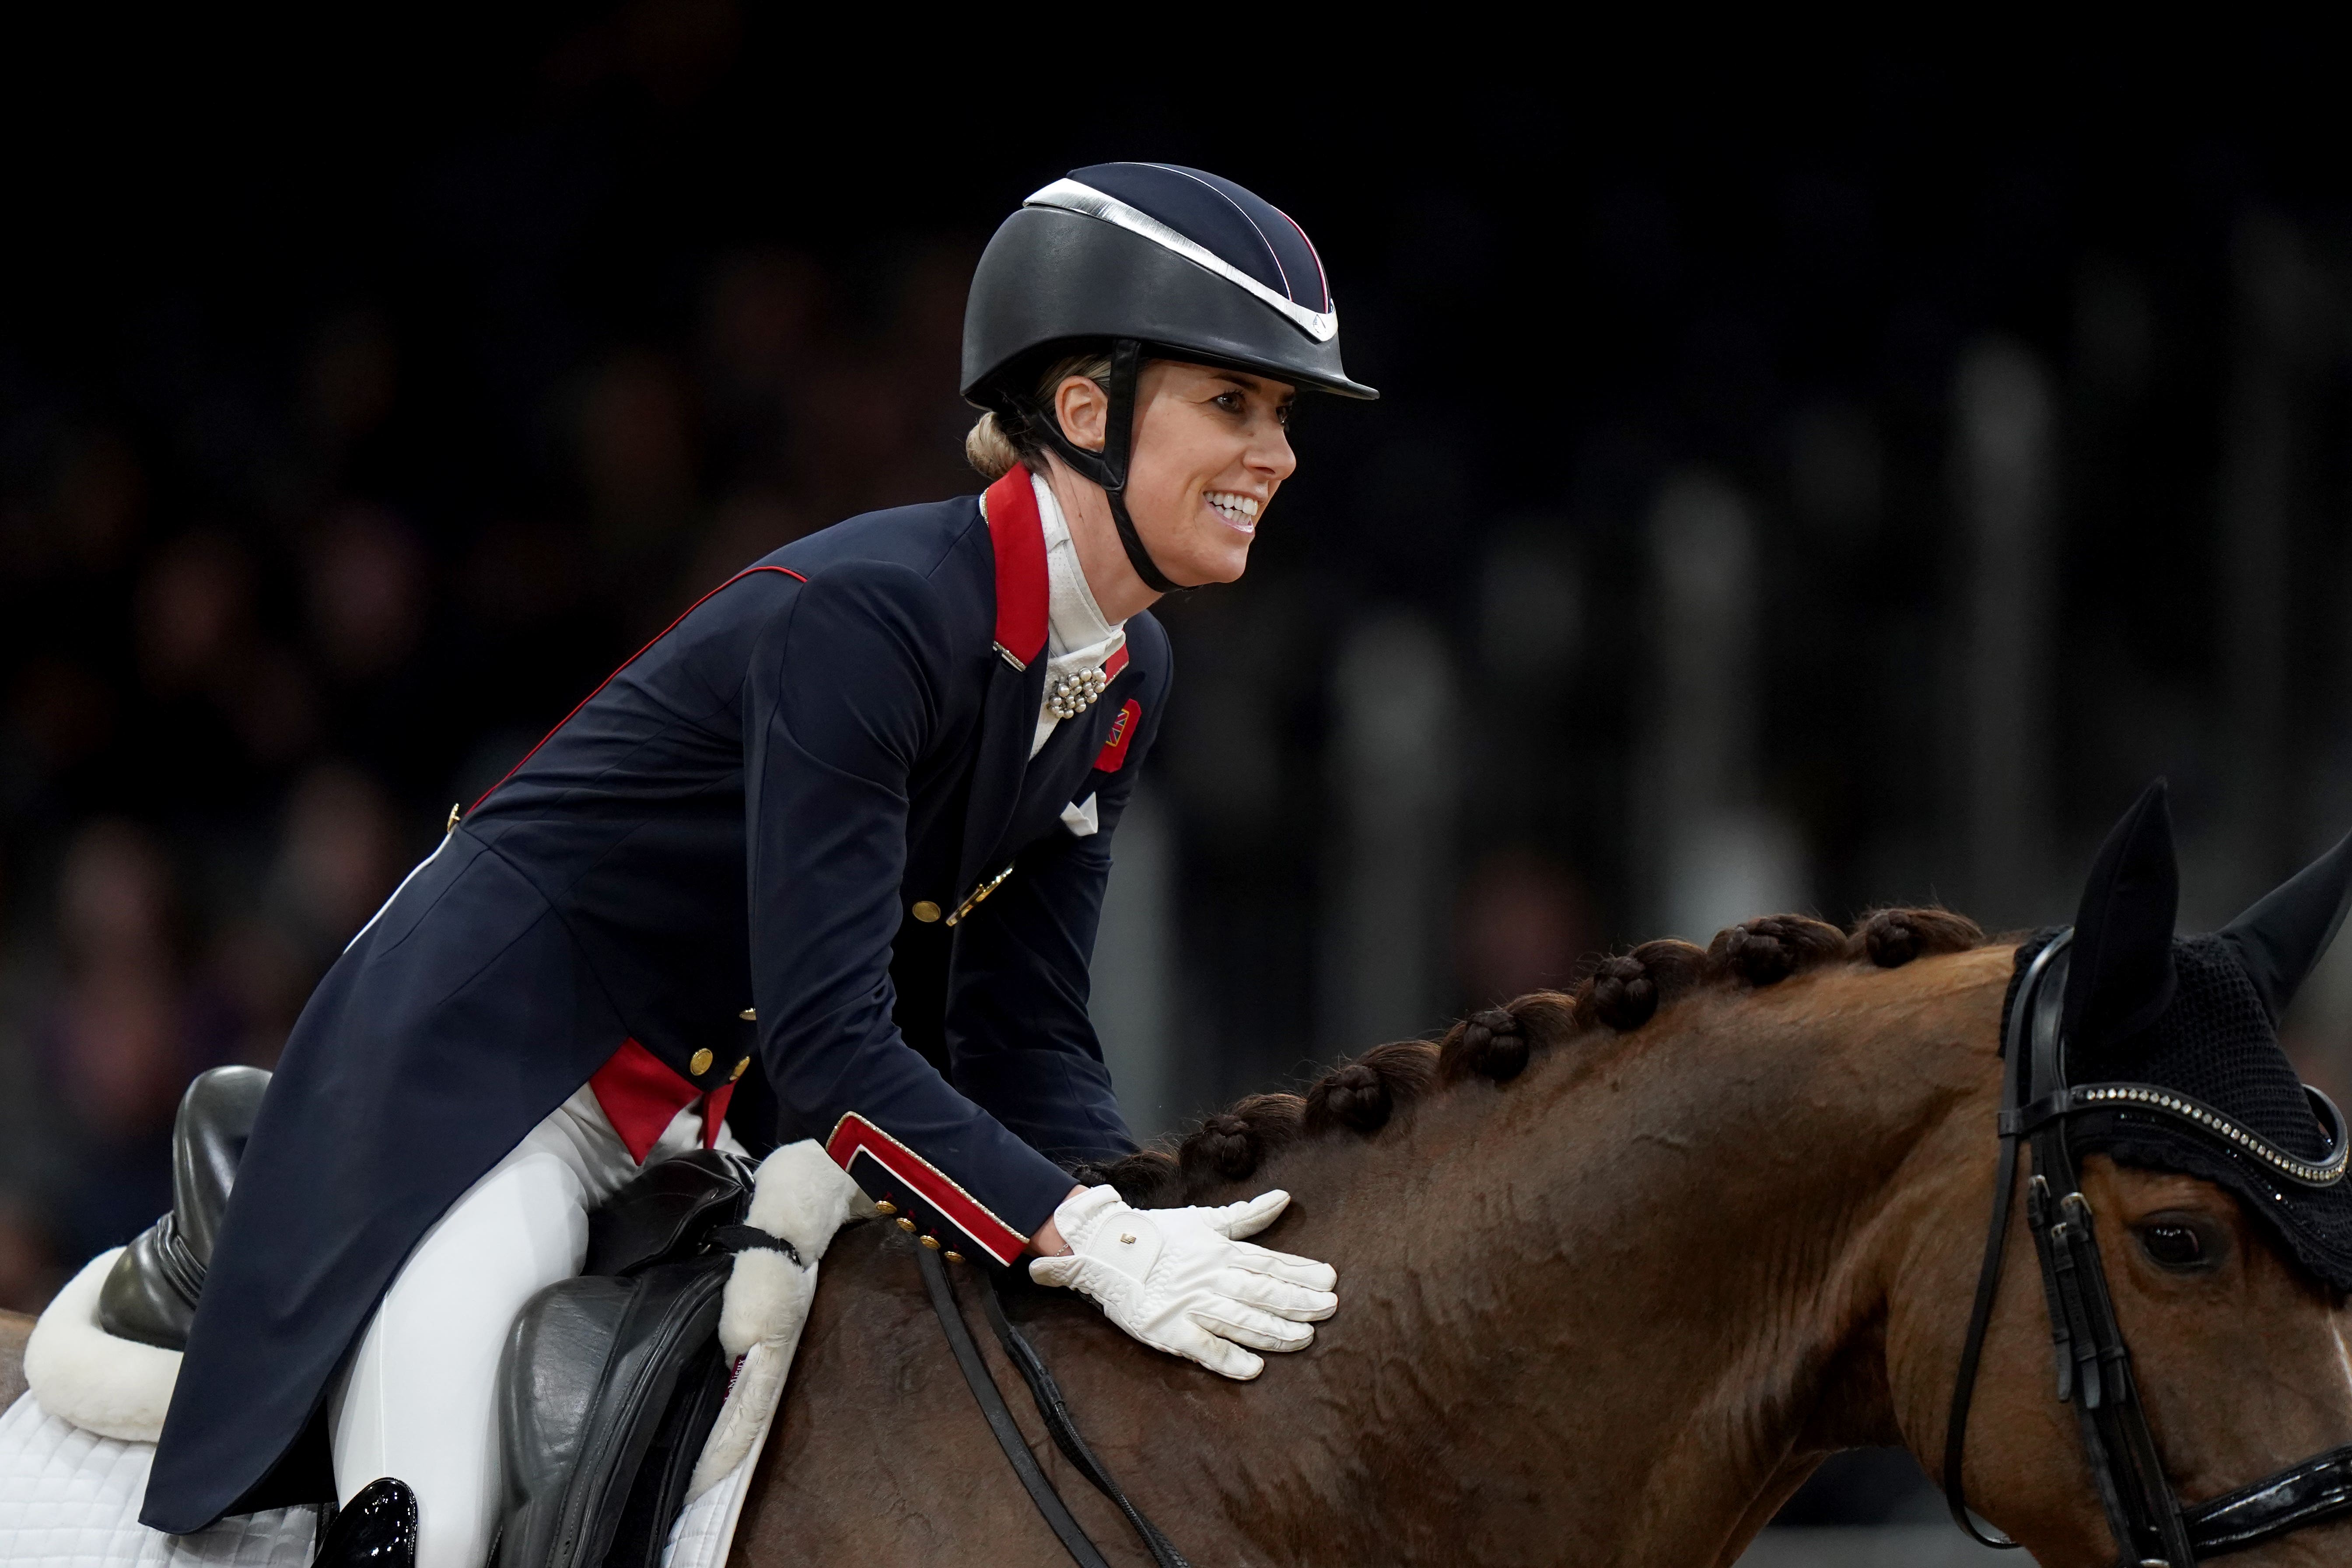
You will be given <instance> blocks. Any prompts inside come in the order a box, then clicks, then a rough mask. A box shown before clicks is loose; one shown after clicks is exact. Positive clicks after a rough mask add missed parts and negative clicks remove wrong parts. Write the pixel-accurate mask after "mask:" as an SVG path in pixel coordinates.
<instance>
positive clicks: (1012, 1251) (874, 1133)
mask: <svg viewBox="0 0 2352 1568" xmlns="http://www.w3.org/2000/svg"><path fill="white" fill-rule="evenodd" d="M824 1152H825V1153H826V1154H827V1155H829V1156H830V1157H831V1158H832V1160H833V1163H835V1164H836V1165H838V1166H840V1167H841V1168H842V1169H843V1170H845V1171H848V1172H849V1174H850V1177H851V1179H852V1180H856V1175H857V1173H856V1171H854V1170H851V1166H852V1165H853V1164H854V1163H856V1160H857V1158H858V1156H859V1155H861V1154H862V1155H864V1156H865V1157H866V1158H867V1159H869V1160H871V1161H873V1162H874V1163H876V1164H877V1165H879V1166H881V1167H882V1169H883V1170H884V1171H886V1172H887V1173H889V1175H890V1176H891V1178H892V1179H893V1180H895V1181H897V1182H898V1184H900V1185H902V1186H904V1187H906V1188H908V1190H910V1191H912V1192H913V1193H914V1194H915V1195H916V1196H917V1197H919V1198H921V1199H922V1200H923V1201H924V1202H925V1203H927V1204H929V1205H931V1206H932V1207H933V1208H935V1209H937V1210H939V1211H940V1214H941V1215H943V1216H945V1218H946V1219H947V1222H948V1223H949V1224H950V1225H952V1226H955V1227H956V1228H957V1229H958V1230H960V1231H961V1232H963V1233H964V1235H966V1236H968V1237H971V1243H972V1245H973V1246H974V1247H979V1248H980V1249H981V1250H982V1252H985V1253H987V1254H988V1255H989V1256H990V1257H991V1258H995V1259H996V1261H998V1262H999V1263H1002V1264H1005V1265H1007V1266H1010V1265H1011V1264H1012V1262H1013V1259H1014V1258H1018V1257H1020V1256H1021V1249H1022V1248H1023V1247H1027V1246H1028V1245H1029V1238H1028V1237H1025V1236H1024V1235H1022V1234H1021V1233H1020V1232H1019V1231H1017V1230H1015V1229H1013V1227H1012V1226H1009V1225H1007V1224H1005V1223H1004V1222H1003V1220H1001V1219H999V1218H997V1217H996V1216H995V1215H992V1214H991V1213H989V1212H988V1209H987V1208H986V1206H985V1205H982V1203H981V1201H980V1200H979V1199H978V1198H975V1197H973V1196H972V1195H971V1194H970V1193H968V1192H965V1191H964V1190H963V1189H962V1188H961V1187H960V1186H958V1185H956V1184H955V1181H954V1179H953V1178H952V1177H950V1176H949V1175H948V1174H947V1173H946V1172H944V1171H942V1170H940V1168H939V1167H938V1166H937V1165H934V1164H932V1163H930V1162H929V1160H926V1159H924V1158H923V1157H922V1156H921V1155H920V1154H918V1153H916V1152H914V1151H913V1150H912V1149H909V1148H908V1147H907V1146H906V1145H905V1144H904V1143H901V1142H898V1140H897V1139H896V1138H893V1137H891V1136H890V1134H888V1133H887V1132H885V1131H882V1129H880V1128H879V1127H877V1126H875V1125H874V1123H872V1122H871V1121H866V1118H864V1117H863V1116H860V1115H858V1114H857V1112H856V1111H854V1110H853V1111H850V1112H848V1113H847V1114H845V1115H844V1116H843V1117H842V1119H841V1120H840V1121H837V1122H835V1124H834V1129H833V1136H832V1137H830V1138H827V1139H826V1140H825V1141H824Z"/></svg>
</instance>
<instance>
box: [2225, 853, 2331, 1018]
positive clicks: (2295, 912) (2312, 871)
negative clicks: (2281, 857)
mask: <svg viewBox="0 0 2352 1568" xmlns="http://www.w3.org/2000/svg"><path fill="white" fill-rule="evenodd" d="M2347 904H2352V837H2347V838H2346V839H2345V840H2344V842H2342V843H2341V844H2338V845H2337V846H2336V847H2335V848H2333V849H2330V850H2329V851H2328V852H2327V853H2326V854H2325V855H2322V856H2321V857H2320V858H2318V859H2316V860H2314V861H2313V862H2312V863H2311V864H2310V865H2308V866H2305V868H2303V869H2302V870H2300V871H2297V872H2296V873H2295V874H2294V876H2293V877H2290V878H2289V879H2287V880H2286V881H2284V882H2283V883H2281V884H2280V885H2279V886H2278V887H2277V888H2275V889H2273V890H2272V891H2271V892H2269V893H2268V894H2266V895H2264V896H2263V899H2262V900H2260V901H2259V902H2257V903H2256V904H2255V905H2254V907H2253V908H2252V909H2250V910H2247V911H2246V912H2245V913H2244V914H2242V915H2240V916H2239V917H2238V918H2237V919H2236V920H2233V921H2231V922H2230V923H2229V924H2228V925H2226V926H2223V927H2222V928H2221V933H2220V934H2221V940H2222V941H2223V942H2228V943H2229V944H2230V946H2231V948H2232V949H2233V950H2235V952H2237V955H2238V962H2239V963H2242V964H2244V965H2245V967H2246V973H2247V975H2248V976H2249V977H2250V978H2251V979H2252V981H2253V983H2254V989H2255V990H2257V991H2259V992H2261V993H2262V994H2263V1007H2264V1008H2265V1009H2267V1010H2268V1011H2269V1013H2270V1016H2271V1024H2272V1026H2273V1027H2276V1026H2277V1024H2278V1021H2279V1016H2280V1015H2281V1014H2283V1013H2284V1012H2285V1011H2286V1005H2287V1004H2288V1003H2290V1002H2292V1001H2294V992H2295V987H2296V986H2298V985H2301V984H2303V977H2304V976H2305V975H2306V974H2309V973H2311V966H2312V965H2313V964H2315V963H2318V962H2319V955H2320V954H2321V953H2323V952H2326V951H2327V944H2328V943H2329V942H2334V941H2335V940H2336V927H2338V926H2340V925H2342V924H2343V923H2344V910H2345V906H2346V905H2347Z"/></svg>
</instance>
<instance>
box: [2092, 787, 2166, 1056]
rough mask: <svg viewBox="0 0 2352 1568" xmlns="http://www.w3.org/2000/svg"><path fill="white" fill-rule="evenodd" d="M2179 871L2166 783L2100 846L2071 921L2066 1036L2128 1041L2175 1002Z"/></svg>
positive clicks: (2150, 791)
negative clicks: (2174, 947) (2079, 906)
mask: <svg viewBox="0 0 2352 1568" xmlns="http://www.w3.org/2000/svg"><path fill="white" fill-rule="evenodd" d="M2179 904H2180V870H2179V867H2178V866H2177V865H2176V864H2175V863H2174V860H2173V855H2172V808H2171V806H2170V805H2168V802H2167V798H2166V793H2165V786H2164V781H2163V780H2162V779H2158V780H2157V781H2156V782H2155V783H2154V784H2150V785H2148V786H2147V789H2145V790H2143V791H2142V792H2141V793H2140V797H2139V798H2138V799H2137V800H2136V801H2134V802H2132V807H2131V809H2130V810H2129V811H2127V812H2126V813H2124V819H2123V820H2122V821H2121V822H2118V823H2116V826H2115V831H2114V832H2112V833H2110V834H2108V835H2107V841H2106V842H2105V844H2103V845H2101V846H2100V847H2099V858H2097V859H2096V860H2095V861H2093V862H2092V863H2091V879H2090V881H2089V883H2088V884H2087V885H2086V886H2085V887H2084V889H2083V907H2082V909H2081V910H2079V911H2077V912H2076V914H2075V916H2074V951H2073V953H2072V955H2071V957H2070V958H2069V960H2068V965H2067V973H2066V1018H2065V1027H2066V1034H2067V1037H2068V1038H2070V1039H2072V1040H2074V1041H2076V1042H2077V1043H2078V1044H2080V1045H2083V1046H2094V1045H2098V1044H2102V1043H2105V1042H2110V1041H2115V1040H2122V1039H2127V1038H2129V1037H2131V1036H2133V1035H2136V1034H2137V1033H2138V1032H2139V1031H2140V1030H2142V1029H2144V1028H2146V1027H2147V1026H2148V1025H2150V1024H2152V1023H2154V1022H2155V1021H2156V1016H2157V1015H2158V1013H2161V1012H2163V1011H2164V1007H2165V1004H2167V1003H2168V1002H2170V1001H2171V1000H2172V984H2173V978H2172V922H2173V918H2174V916H2175V915H2176V914H2177V913H2178V911H2179Z"/></svg>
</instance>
